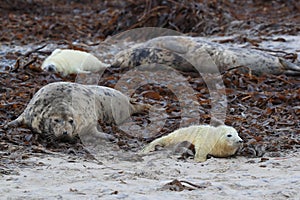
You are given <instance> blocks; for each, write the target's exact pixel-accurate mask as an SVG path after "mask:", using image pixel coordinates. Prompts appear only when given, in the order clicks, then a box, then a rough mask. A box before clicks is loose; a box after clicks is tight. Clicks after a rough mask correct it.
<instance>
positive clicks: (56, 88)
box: [7, 82, 149, 140]
mask: <svg viewBox="0 0 300 200" xmlns="http://www.w3.org/2000/svg"><path fill="white" fill-rule="evenodd" d="M148 108H149V105H146V104H139V103H133V102H132V101H131V99H130V98H128V97H127V96H125V95H124V94H122V93H121V92H119V91H117V90H115V89H112V88H108V87H104V86H96V85H81V84H78V83H70V82H56V83H51V84H48V85H46V86H44V87H42V88H41V89H40V90H39V91H38V92H36V93H35V95H34V96H33V97H32V99H31V100H30V102H29V104H28V105H27V107H26V108H25V110H24V111H23V113H22V114H21V115H20V116H19V117H18V118H17V119H15V120H14V121H12V122H10V123H8V124H7V127H9V126H18V125H22V124H23V125H26V126H27V127H29V128H31V129H32V130H33V131H34V132H36V133H38V134H41V135H42V136H47V138H51V139H68V140H69V139H74V138H75V136H77V135H79V136H80V137H81V136H84V135H86V134H92V135H94V136H95V137H100V138H107V137H109V135H108V134H105V133H102V132H100V131H98V129H97V125H98V120H101V121H103V122H106V123H116V124H120V123H122V122H123V121H125V120H126V119H128V118H129V117H130V115H131V114H133V113H139V112H142V111H144V110H146V109H148ZM108 139H110V138H108Z"/></svg>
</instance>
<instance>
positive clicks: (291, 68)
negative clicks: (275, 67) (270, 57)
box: [279, 58, 300, 75]
mask: <svg viewBox="0 0 300 200" xmlns="http://www.w3.org/2000/svg"><path fill="white" fill-rule="evenodd" d="M279 62H280V64H281V65H282V66H283V68H284V69H285V70H286V74H289V75H299V74H300V66H298V65H296V64H294V63H291V62H288V61H286V60H283V59H281V58H279Z"/></svg>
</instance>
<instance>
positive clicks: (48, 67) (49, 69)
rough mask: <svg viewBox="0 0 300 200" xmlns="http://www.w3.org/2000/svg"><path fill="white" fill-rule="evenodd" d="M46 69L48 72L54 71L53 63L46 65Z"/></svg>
mask: <svg viewBox="0 0 300 200" xmlns="http://www.w3.org/2000/svg"><path fill="white" fill-rule="evenodd" d="M47 71H49V72H55V65H52V64H51V65H48V66H47Z"/></svg>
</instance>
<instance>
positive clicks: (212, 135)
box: [142, 125, 243, 162]
mask: <svg viewBox="0 0 300 200" xmlns="http://www.w3.org/2000/svg"><path fill="white" fill-rule="evenodd" d="M184 141H187V142H189V143H191V144H193V145H194V147H195V151H196V154H195V158H194V160H195V161H197V162H203V161H206V159H207V156H208V155H211V156H214V157H228V156H232V155H234V154H235V153H236V151H237V150H238V149H239V147H240V146H241V145H242V142H243V140H242V139H241V138H240V137H239V135H238V133H237V131H236V130H235V129H234V128H233V127H230V126H226V125H221V126H218V127H213V126H210V125H199V126H190V127H186V128H181V129H178V130H176V131H174V132H172V133H170V134H169V135H167V136H163V137H161V138H158V139H156V140H154V141H152V142H151V143H150V144H148V145H147V146H146V147H145V148H144V149H143V150H142V153H148V152H150V151H154V150H155V146H157V145H160V146H170V145H176V144H179V143H181V142H184Z"/></svg>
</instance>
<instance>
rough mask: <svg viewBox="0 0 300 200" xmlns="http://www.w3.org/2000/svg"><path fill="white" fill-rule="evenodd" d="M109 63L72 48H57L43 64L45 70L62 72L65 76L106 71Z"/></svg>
mask: <svg viewBox="0 0 300 200" xmlns="http://www.w3.org/2000/svg"><path fill="white" fill-rule="evenodd" d="M109 66H110V65H109V64H105V63H102V62H101V61H100V60H99V59H98V58H96V57H95V56H94V55H92V54H90V53H87V52H84V51H79V50H72V49H55V50H54V51H53V52H52V53H51V55H50V56H48V57H47V58H46V59H45V60H44V62H43V64H42V69H43V70H44V71H50V72H57V73H61V74H62V75H63V76H66V75H69V74H77V73H90V72H100V71H104V70H105V69H106V68H107V67H109Z"/></svg>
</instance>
